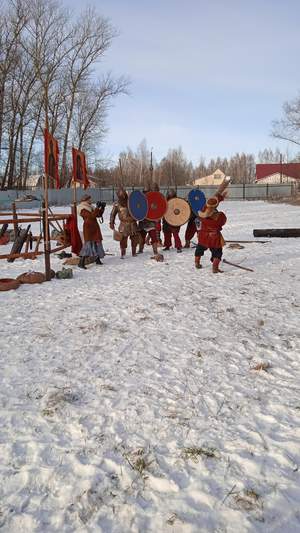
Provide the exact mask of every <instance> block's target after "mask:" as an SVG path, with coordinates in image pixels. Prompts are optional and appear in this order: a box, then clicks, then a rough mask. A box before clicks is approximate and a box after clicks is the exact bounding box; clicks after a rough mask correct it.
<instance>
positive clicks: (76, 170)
mask: <svg viewBox="0 0 300 533" xmlns="http://www.w3.org/2000/svg"><path fill="white" fill-rule="evenodd" d="M72 158H73V180H74V181H78V183H81V185H83V186H84V188H85V189H86V188H87V187H88V186H89V184H90V182H89V180H88V177H87V170H86V160H85V154H84V152H81V151H80V150H77V149H76V148H72Z"/></svg>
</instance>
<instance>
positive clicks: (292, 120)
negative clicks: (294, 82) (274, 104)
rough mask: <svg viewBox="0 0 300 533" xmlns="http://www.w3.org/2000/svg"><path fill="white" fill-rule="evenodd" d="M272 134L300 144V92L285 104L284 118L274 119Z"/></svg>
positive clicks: (277, 137)
mask: <svg viewBox="0 0 300 533" xmlns="http://www.w3.org/2000/svg"><path fill="white" fill-rule="evenodd" d="M272 126H273V129H272V135H273V137H275V138H276V139H282V140H285V141H289V142H291V143H294V144H297V145H298V146H300V94H299V95H298V96H297V98H295V99H294V100H292V101H291V102H285V103H284V104H283V118H282V119H280V120H275V121H273V124H272Z"/></svg>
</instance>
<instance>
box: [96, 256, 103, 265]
mask: <svg viewBox="0 0 300 533" xmlns="http://www.w3.org/2000/svg"><path fill="white" fill-rule="evenodd" d="M95 263H96V265H103V263H102V261H101V259H100V257H99V256H98V257H96V261H95Z"/></svg>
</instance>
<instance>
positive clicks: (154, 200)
mask: <svg viewBox="0 0 300 533" xmlns="http://www.w3.org/2000/svg"><path fill="white" fill-rule="evenodd" d="M146 196H147V200H148V212H147V216H146V218H147V219H148V220H159V219H160V218H162V217H163V216H164V214H165V212H166V211H167V200H166V199H165V197H164V196H163V195H162V194H161V192H156V191H154V192H147V194H146Z"/></svg>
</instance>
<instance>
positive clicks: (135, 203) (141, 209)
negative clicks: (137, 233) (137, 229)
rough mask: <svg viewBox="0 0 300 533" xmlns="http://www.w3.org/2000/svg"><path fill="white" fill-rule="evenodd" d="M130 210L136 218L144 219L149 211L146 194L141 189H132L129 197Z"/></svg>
mask: <svg viewBox="0 0 300 533" xmlns="http://www.w3.org/2000/svg"><path fill="white" fill-rule="evenodd" d="M128 210H129V213H130V214H131V216H132V218H134V219H135V220H144V218H146V215H147V212H148V201H147V198H146V195H145V194H144V193H142V192H141V191H132V192H131V193H130V195H129V197H128Z"/></svg>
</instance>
